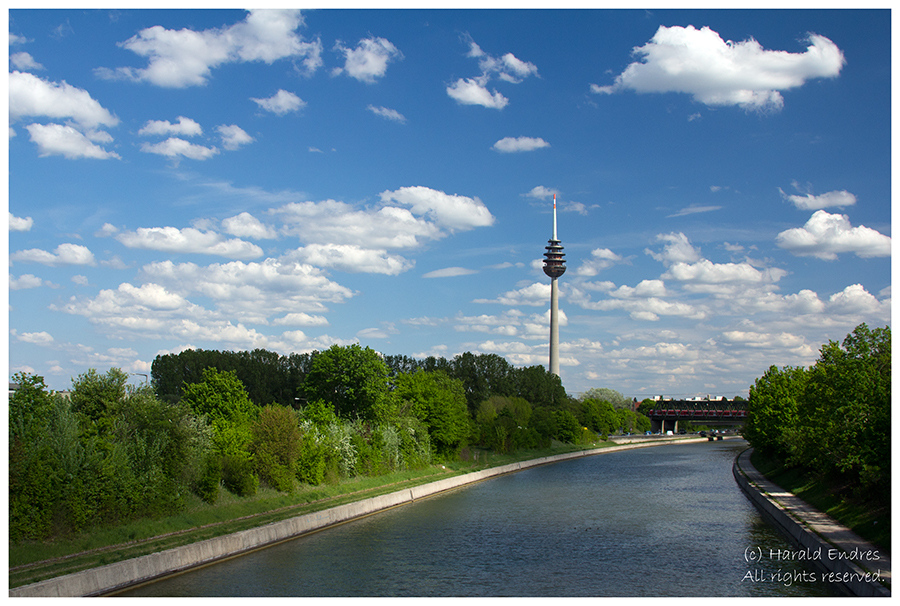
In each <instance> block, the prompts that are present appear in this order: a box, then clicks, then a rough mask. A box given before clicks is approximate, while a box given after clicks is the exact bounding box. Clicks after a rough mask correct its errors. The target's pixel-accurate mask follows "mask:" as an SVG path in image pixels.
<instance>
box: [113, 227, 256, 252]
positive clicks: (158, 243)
mask: <svg viewBox="0 0 900 606" xmlns="http://www.w3.org/2000/svg"><path fill="white" fill-rule="evenodd" d="M116 240H118V241H119V242H121V243H122V244H123V245H125V246H127V247H128V248H142V249H148V250H160V251H163V252H169V253H181V254H184V253H194V254H205V255H217V256H220V257H228V258H231V259H254V258H256V257H261V256H262V254H263V252H262V249H261V248H259V247H258V246H256V245H255V244H251V243H250V242H245V241H244V240H239V239H231V240H226V239H225V238H224V237H222V236H221V235H220V234H217V233H215V232H211V231H200V230H198V229H194V228H193V227H186V228H184V229H178V228H175V227H139V228H138V229H137V230H136V231H133V232H123V233H120V234H118V235H117V236H116Z"/></svg>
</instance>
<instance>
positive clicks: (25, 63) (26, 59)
mask: <svg viewBox="0 0 900 606" xmlns="http://www.w3.org/2000/svg"><path fill="white" fill-rule="evenodd" d="M9 62H10V63H12V66H13V67H14V68H16V69H21V70H29V69H30V70H39V69H44V66H43V65H41V64H40V63H38V62H37V61H35V60H34V57H32V56H31V55H29V54H28V53H26V52H20V53H15V54H12V55H10V56H9Z"/></svg>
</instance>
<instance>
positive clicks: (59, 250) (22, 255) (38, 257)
mask: <svg viewBox="0 0 900 606" xmlns="http://www.w3.org/2000/svg"><path fill="white" fill-rule="evenodd" d="M9 258H10V260H12V261H25V262H29V263H40V264H42V265H49V266H51V267H55V266H57V265H96V264H97V263H96V261H95V260H94V254H93V253H92V252H91V251H90V249H88V248H87V247H86V246H82V245H81V244H71V243H65V244H60V245H59V246H57V247H56V250H55V251H54V252H52V253H51V252H48V251H46V250H41V249H39V248H31V249H28V250H20V251H18V252H16V253H13V254H11V255H10V256H9Z"/></svg>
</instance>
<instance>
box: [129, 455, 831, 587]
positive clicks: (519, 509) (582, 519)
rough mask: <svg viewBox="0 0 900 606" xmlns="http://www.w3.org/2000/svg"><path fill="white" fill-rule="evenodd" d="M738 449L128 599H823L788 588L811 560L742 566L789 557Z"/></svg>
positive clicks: (334, 535) (577, 482)
mask: <svg viewBox="0 0 900 606" xmlns="http://www.w3.org/2000/svg"><path fill="white" fill-rule="evenodd" d="M745 447H746V443H745V442H743V441H742V440H734V441H724V442H703V443H696V444H684V445H672V446H656V447H652V448H642V449H637V450H628V451H621V452H614V453H608V454H603V455H598V456H591V457H584V458H581V459H575V460H570V461H565V462H561V463H555V464H552V465H545V466H542V467H538V468H533V469H528V470H525V471H521V472H518V473H515V474H510V475H506V476H502V477H499V478H495V479H492V480H488V481H485V482H481V483H478V484H475V485H472V486H468V487H464V488H460V489H456V490H453V491H451V492H449V493H445V494H442V495H438V496H435V497H431V498H428V499H424V500H421V501H417V502H415V503H411V504H409V505H404V506H402V507H398V508H395V509H392V510H389V511H386V512H382V513H379V514H377V515H374V516H370V517H367V518H364V519H361V520H357V521H354V522H350V523H347V524H343V525H341V526H337V527H335V528H331V529H328V530H326V531H322V532H317V533H314V534H311V535H308V536H306V537H301V538H299V539H295V540H292V541H289V542H287V543H283V544H281V545H277V546H275V547H271V548H269V549H264V550H262V551H258V552H256V553H253V554H249V555H247V556H243V557H239V558H235V559H233V560H229V561H226V562H222V563H220V564H215V565H213V566H208V567H206V568H201V569H199V570H195V571H192V572H189V573H186V574H182V575H179V576H176V577H173V578H170V579H165V580H162V581H159V582H157V583H153V584H150V585H146V586H144V587H140V588H137V589H135V590H132V591H131V592H128V593H127V594H125V595H134V596H137V595H147V596H150V595H152V596H323V597H324V596H419V597H423V596H460V597H461V596H815V595H819V596H821V595H830V594H829V592H828V589H829V588H828V587H826V586H823V585H822V584H819V583H815V582H812V583H810V582H806V583H804V582H802V581H800V580H798V581H797V582H794V581H793V578H794V577H792V576H790V573H792V572H794V573H796V575H795V576H796V578H797V579H802V576H803V575H802V573H803V572H807V575H806V576H807V578H809V574H811V573H812V571H813V570H814V569H811V568H809V564H808V563H804V562H789V563H786V562H780V563H779V562H771V561H762V562H747V561H746V560H745V551H746V550H747V548H750V549H753V548H757V547H762V548H763V550H764V551H766V552H768V550H769V549H770V548H771V549H791V547H790V545H789V543H787V542H786V541H785V539H783V538H782V536H781V535H779V534H778V533H777V531H775V530H774V529H772V528H771V527H770V526H768V525H767V524H766V523H765V522H763V520H762V519H761V518H760V516H759V514H758V513H757V511H756V509H754V507H753V505H752V504H751V503H750V502H749V501H748V500H747V499H746V497H745V496H744V495H743V493H741V491H740V489H739V488H738V486H737V484H736V483H735V481H734V478H733V477H732V472H731V466H732V461H733V460H734V457H735V455H736V454H737V453H738V452H740V451H741V450H743V449H744V448H745ZM779 571H780V572H779ZM773 575H780V576H776V577H774V579H780V580H773ZM785 579H787V580H788V582H785Z"/></svg>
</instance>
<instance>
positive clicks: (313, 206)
mask: <svg viewBox="0 0 900 606" xmlns="http://www.w3.org/2000/svg"><path fill="white" fill-rule="evenodd" d="M272 212H273V213H274V214H276V215H278V216H280V217H281V219H282V222H283V227H282V231H283V232H284V233H285V234H289V235H296V236H297V237H299V238H300V240H301V241H304V242H307V243H317V244H340V243H346V242H348V241H351V242H355V243H356V244H358V245H359V246H362V247H365V248H373V249H386V250H387V249H395V248H414V247H416V246H419V245H420V244H421V243H422V241H423V240H425V239H436V238H440V237H442V235H443V233H442V232H441V230H440V228H439V227H438V226H436V225H435V224H433V223H429V222H428V221H426V220H423V219H419V218H417V217H415V216H414V215H413V214H412V213H411V212H410V211H409V210H407V209H405V208H397V207H393V206H387V207H383V208H380V209H378V210H374V209H365V210H360V209H357V208H354V207H353V206H351V205H350V204H346V203H344V202H339V201H337V200H324V201H322V202H292V203H290V204H286V205H284V206H282V207H280V208H277V209H274V210H273V211H272Z"/></svg>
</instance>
